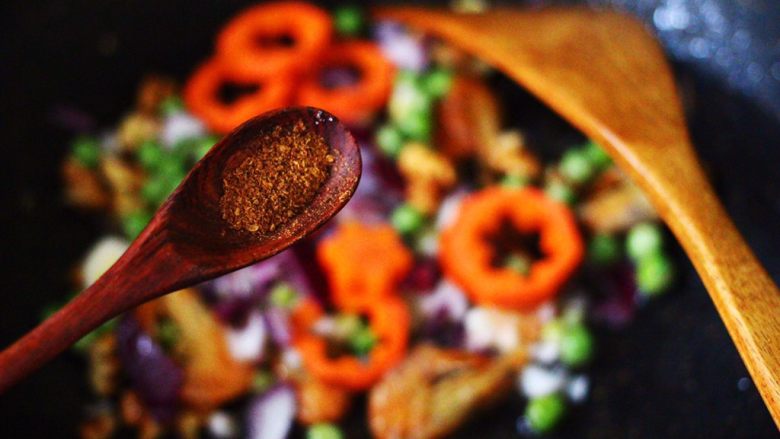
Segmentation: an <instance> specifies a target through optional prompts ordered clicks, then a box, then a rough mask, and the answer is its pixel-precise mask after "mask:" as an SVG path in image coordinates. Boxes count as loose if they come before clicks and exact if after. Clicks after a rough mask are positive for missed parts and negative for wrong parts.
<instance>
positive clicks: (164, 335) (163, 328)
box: [157, 319, 181, 352]
mask: <svg viewBox="0 0 780 439" xmlns="http://www.w3.org/2000/svg"><path fill="white" fill-rule="evenodd" d="M180 337H181V330H180V329H179V327H178V326H176V324H175V323H174V322H173V321H172V320H171V319H163V320H162V321H160V323H159V324H158V325H157V340H158V341H159V342H160V345H161V346H162V348H163V349H164V350H165V351H166V352H170V351H171V350H172V349H173V347H174V346H176V343H178V342H179V338H180Z"/></svg>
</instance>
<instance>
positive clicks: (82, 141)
mask: <svg viewBox="0 0 780 439" xmlns="http://www.w3.org/2000/svg"><path fill="white" fill-rule="evenodd" d="M72 148H73V157H75V158H76V160H78V162H79V163H80V164H81V165H82V166H84V167H87V168H95V167H96V166H97V165H98V162H99V161H100V145H99V144H98V141H97V139H94V138H92V137H79V138H77V139H76V140H75V141H74V142H73V147H72Z"/></svg>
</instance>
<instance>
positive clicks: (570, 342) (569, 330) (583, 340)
mask: <svg viewBox="0 0 780 439" xmlns="http://www.w3.org/2000/svg"><path fill="white" fill-rule="evenodd" d="M560 348H561V361H562V362H563V364H566V365H567V366H570V367H577V366H580V365H582V364H585V363H586V362H588V360H590V358H591V356H592V355H593V337H592V336H591V335H590V331H588V328H586V327H585V325H583V324H580V323H572V324H568V325H565V326H564V328H563V333H562V334H561V346H560Z"/></svg>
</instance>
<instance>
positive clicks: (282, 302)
mask: <svg viewBox="0 0 780 439" xmlns="http://www.w3.org/2000/svg"><path fill="white" fill-rule="evenodd" d="M269 300H270V302H271V304H272V305H274V306H277V307H279V308H293V307H294V306H295V303H296V302H297V301H298V292H297V291H295V289H294V288H293V287H292V286H291V285H290V284H288V283H287V282H279V283H278V284H276V286H274V288H273V289H272V290H271V292H270V296H269Z"/></svg>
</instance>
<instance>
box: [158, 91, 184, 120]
mask: <svg viewBox="0 0 780 439" xmlns="http://www.w3.org/2000/svg"><path fill="white" fill-rule="evenodd" d="M183 109H184V102H183V101H182V100H181V98H180V97H179V96H176V95H171V96H168V97H167V98H165V99H163V100H162V102H160V108H159V111H160V114H162V115H163V116H168V115H171V114H173V113H178V112H179V111H181V110H183Z"/></svg>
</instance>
